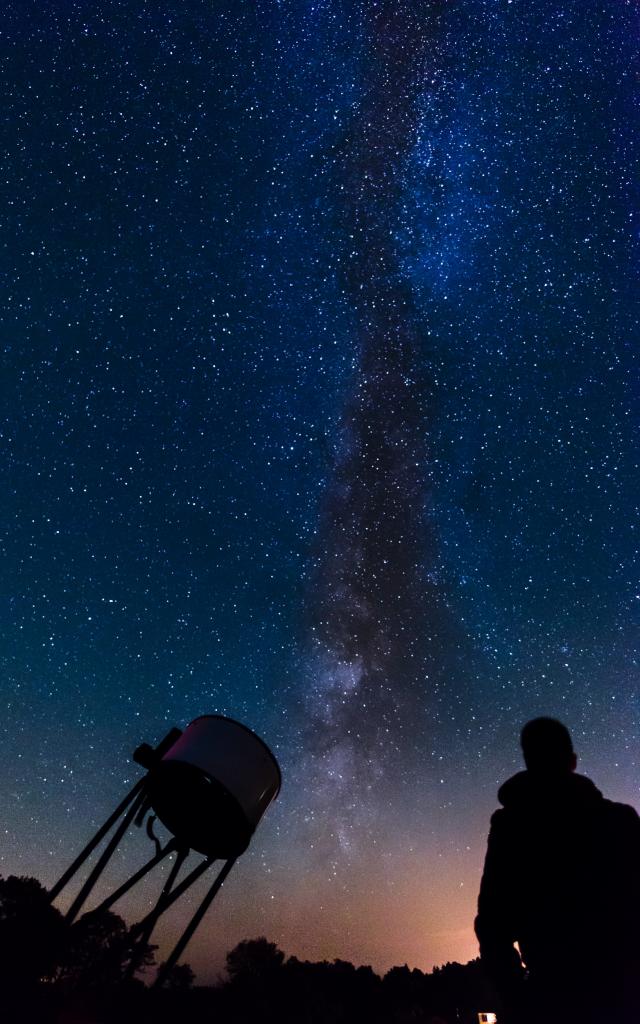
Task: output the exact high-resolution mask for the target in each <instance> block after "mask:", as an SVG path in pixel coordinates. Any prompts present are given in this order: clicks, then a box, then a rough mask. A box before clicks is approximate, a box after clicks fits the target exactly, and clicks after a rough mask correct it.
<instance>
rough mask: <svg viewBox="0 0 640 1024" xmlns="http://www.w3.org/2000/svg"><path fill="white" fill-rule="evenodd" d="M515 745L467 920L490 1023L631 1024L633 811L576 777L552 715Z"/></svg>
mask: <svg viewBox="0 0 640 1024" xmlns="http://www.w3.org/2000/svg"><path fill="white" fill-rule="evenodd" d="M521 744H522V751H523V754H524V760H525V764H526V766H527V770H526V771H523V772H519V773H518V774H517V775H514V776H513V778H511V779H509V780H508V782H505V784H504V785H503V786H502V787H501V788H500V790H499V793H498V799H499V800H500V803H501V804H502V805H503V807H502V809H501V810H498V811H496V812H495V814H494V815H493V817H492V819H491V830H490V832H489V841H488V847H487V855H486V860H485V866H484V874H483V876H482V883H481V886H480V896H479V899H478V916H477V918H476V934H477V936H478V939H479V942H480V956H481V958H482V962H483V965H484V967H485V969H486V971H487V973H488V974H489V975H490V977H491V978H492V980H493V982H494V984H495V985H496V988H497V989H498V992H499V994H500V995H501V997H502V999H503V1003H504V1008H503V1009H504V1012H503V1015H502V1016H500V1017H499V1020H500V1022H501V1024H512V1022H513V1024H521V1022H523V1024H525V1022H526V1024H529V1022H534V1021H543V1020H544V1021H545V1022H553V1024H574V1022H575V1024H578V1022H579V1024H596V1022H597V1024H632V1022H633V1024H639V1022H640V818H639V817H638V815H637V814H636V812H635V810H634V809H633V808H632V807H628V806H626V805H625V804H619V803H613V802H612V801H611V800H605V799H604V797H603V796H602V794H601V793H600V791H599V790H598V789H597V788H596V787H595V786H594V784H593V782H591V780H590V779H587V778H585V777H584V776H583V775H578V774H576V773H575V769H576V764H577V758H576V755H575V753H574V750H573V744H572V742H571V737H570V735H569V732H568V730H567V729H566V728H565V726H564V725H562V724H561V723H560V722H557V721H555V719H552V718H536V719H534V720H533V721H531V722H528V723H527V725H525V727H524V729H523V730H522V736H521ZM515 943H517V944H518V946H519V948H520V953H521V954H522V956H520V954H519V953H518V951H517V950H516V948H515V945H514V944H515ZM524 965H526V970H525V966H524Z"/></svg>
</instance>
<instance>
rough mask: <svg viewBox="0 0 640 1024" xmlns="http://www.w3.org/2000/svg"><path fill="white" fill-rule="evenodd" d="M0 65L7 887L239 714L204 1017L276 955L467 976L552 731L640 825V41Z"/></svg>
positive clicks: (64, 856) (194, 950)
mask: <svg viewBox="0 0 640 1024" xmlns="http://www.w3.org/2000/svg"><path fill="white" fill-rule="evenodd" d="M1 33H2V34H1V37H0V38H1V41H0V53H1V56H2V69H3V70H2V74H3V79H4V81H3V104H2V113H1V116H2V122H3V141H2V149H3V152H2V161H1V173H0V180H1V186H0V187H1V189H2V203H1V211H2V213H1V216H2V230H1V233H0V239H1V246H2V248H1V252H2V261H1V272H2V280H3V302H2V307H1V309H2V345H3V353H4V361H3V370H2V377H1V380H2V387H3V395H4V402H3V403H2V408H3V423H2V428H1V437H2V445H1V450H2V465H3V486H2V491H1V495H2V518H1V523H2V569H1V572H0V586H1V594H2V614H1V617H0V657H1V662H2V681H1V684H0V685H1V691H0V692H1V698H2V728H1V736H2V742H1V744H0V768H1V772H0V807H1V808H2V814H1V819H0V836H1V839H2V842H1V844H0V871H1V872H2V874H4V875H7V874H12V873H13V874H35V875H36V876H38V877H39V878H40V879H41V880H42V881H43V882H44V883H45V884H47V885H51V884H52V883H53V882H54V881H55V880H56V879H57V877H58V876H59V875H60V874H61V872H62V870H63V869H64V868H65V867H66V866H67V864H68V863H69V862H70V860H71V859H72V857H73V856H74V855H75V853H76V852H77V851H78V849H79V848H80V846H81V845H82V844H83V843H84V842H85V841H86V839H88V838H89V835H90V834H91V832H92V830H93V829H94V828H95V827H96V826H97V825H98V824H99V823H100V822H101V821H102V820H103V819H104V818H105V817H106V816H107V815H108V813H109V812H110V810H111V809H112V807H113V806H114V805H115V803H116V802H117V801H118V800H119V798H120V797H121V796H122V795H123V794H124V792H125V791H126V789H127V786H128V785H131V783H132V781H133V780H135V779H136V778H137V777H138V775H139V769H138V768H137V766H135V765H133V764H132V762H131V753H132V751H133V749H134V748H135V747H136V746H137V745H138V743H140V742H141V741H145V740H146V741H150V742H157V741H159V740H160V739H161V738H162V736H163V735H164V733H165V732H166V731H167V730H168V728H169V727H171V726H173V725H179V726H184V725H186V724H187V723H188V722H189V721H190V720H191V719H192V718H194V717H196V716H197V715H199V714H203V713H209V712H218V713H222V714H228V715H231V716H233V717H236V718H238V719H240V720H241V721H243V722H244V723H246V724H247V725H249V726H250V727H252V728H253V729H255V730H256V731H257V732H258V733H259V734H260V735H261V736H263V737H264V739H265V740H266V741H267V742H268V743H269V744H270V745H271V746H272V748H273V750H274V752H275V753H276V755H277V757H278V759H279V761H280V764H281V766H282V770H283V776H284V784H283V789H282V793H281V796H280V798H279V799H278V801H277V803H276V804H275V805H274V806H273V807H272V808H271V809H270V810H269V811H268V812H267V815H266V817H265V819H264V821H263V823H262V825H261V826H260V828H259V830H258V832H257V834H256V837H255V840H254V843H253V846H252V848H251V850H250V851H249V852H248V853H247V854H246V855H245V856H244V857H243V858H241V860H240V861H239V863H238V865H237V867H236V868H235V869H234V872H233V873H232V874H231V876H230V878H229V880H228V882H227V884H226V885H225V888H224V889H223V891H222V893H221V895H220V897H219V899H218V901H217V902H216V903H215V904H214V906H213V908H212V909H211V911H210V912H209V915H208V917H207V919H206V922H205V925H204V926H203V928H202V929H201V931H200V933H199V934H198V936H197V938H196V939H195V940H194V942H193V943H192V945H191V946H190V947H189V950H188V953H187V955H186V956H187V959H188V960H189V961H190V962H191V963H192V965H193V966H194V968H196V970H197V971H198V974H199V976H200V978H201V979H202V980H211V979H212V978H213V977H214V976H215V974H216V972H217V971H218V970H219V968H220V966H221V964H222V962H223V956H224V952H225V951H226V950H228V949H229V948H231V947H232V946H233V945H234V944H235V943H236V942H238V941H239V940H240V939H243V938H251V937H256V936H257V935H261V934H264V935H266V936H267V937H268V938H269V939H271V940H273V941H275V942H277V943H278V944H279V945H280V946H281V948H282V949H284V950H285V951H286V952H287V953H288V954H295V955H297V956H298V957H300V958H310V959H322V958H328V959H333V958H336V957H340V958H342V959H349V960H352V961H353V962H355V963H371V964H372V965H373V966H374V967H375V968H376V969H377V970H384V969H387V968H388V967H390V966H391V965H393V964H403V963H405V962H407V963H409V965H410V966H417V967H420V968H421V969H430V968H431V966H432V965H434V964H438V963H443V962H444V961H446V960H450V959H457V960H461V961H465V960H467V959H469V958H471V957H472V956H475V955H476V951H477V947H476V943H475V940H474V938H473V932H472V922H473V915H474V909H475V900H476V895H477V889H478V884H479V877H480V871H481V867H482V860H483V856H484V845H485V841H486V832H487V827H488V820H489V816H490V813H491V811H492V810H493V809H494V808H495V806H496V805H497V804H496V789H497V786H498V785H499V783H500V782H502V781H503V780H504V779H505V778H506V777H507V776H508V775H509V774H511V773H512V772H513V771H515V770H517V768H518V767H519V764H520V759H519V752H518V742H517V741H518V732H519V729H520V727H521V725H522V724H523V722H524V721H526V720H527V718H529V717H532V716H533V715H535V714H552V715H554V716H557V717H559V718H561V719H562V720H563V721H565V722H566V723H567V725H568V726H569V727H570V729H571V730H572V733H573V736H574V742H575V745H576V748H577V750H578V753H579V755H580V756H581V762H580V767H581V768H582V770H583V771H584V772H585V773H586V774H588V775H590V776H591V777H593V779H594V781H595V782H596V784H597V785H599V786H600V787H601V788H602V789H603V790H604V791H605V793H606V795H608V796H611V797H612V798H615V799H620V800H625V801H627V802H630V803H634V804H635V806H636V807H638V808H639V809H640V747H639V744H640V690H639V688H638V678H637V652H638V633H637V624H638V607H639V597H640V595H639V592H638V576H637V561H636V548H637V542H636V536H637V505H638V493H639V492H638V483H637V440H636V439H637V427H638V412H637V404H636V403H637V394H638V390H637V358H636V355H635V346H636V343H637V323H638V314H639V302H638V282H637V267H638V242H637V239H638V227H639V225H638V217H637V209H638V154H637V148H638V139H639V138H640V134H639V132H640V124H639V121H640V118H639V116H638V98H639V89H638V85H637V74H638V63H639V62H638V42H639V35H640V4H638V2H637V0H564V2H559V0H451V2H444V0H440V2H436V0H434V2H420V0H411V2H404V0H396V2H391V0H377V2H375V0H368V2H359V3H358V2H355V0H342V2H339V0H318V2H315V3H311V2H303V0H270V2H267V0H251V2H250V3H240V2H238V0H236V2H233V3H232V2H223V0H220V2H218V0H181V2H180V3H173V2H169V3H162V4H158V3H153V2H145V0H139V2H132V0H111V2H109V0H101V2H99V3H97V4H87V3H82V2H72V0H57V2H54V0H38V2H37V3H35V2H32V0H20V2H19V3H17V2H15V3H10V4H9V5H8V7H7V8H6V9H5V12H4V18H3V25H2V28H1ZM150 853H151V849H150V848H148V842H147V840H146V839H145V837H144V835H141V836H138V835H135V836H131V838H130V841H129V842H127V844H125V846H124V847H123V849H122V852H121V853H120V854H119V855H118V857H117V858H116V861H115V863H114V865H113V873H112V876H111V877H112V878H118V879H121V878H124V877H125V876H126V874H127V872H128V871H131V870H133V868H134V867H135V866H137V865H138V864H139V863H141V862H142V860H143V859H145V858H146V856H147V855H148V854H150ZM156 886H157V881H156ZM154 891H155V889H154V886H153V884H152V883H149V885H148V886H146V887H143V888H141V889H140V891H139V892H138V893H137V894H136V895H135V896H133V895H132V897H131V898H130V899H129V901H128V902H127V901H123V903H122V904H119V905H118V906H117V908H116V909H118V910H120V911H121V912H122V913H123V914H124V915H125V916H126V917H127V918H128V919H129V920H130V921H133V920H135V919H136V918H137V917H139V916H140V915H141V913H142V912H143V910H144V909H145V908H146V907H147V906H148V905H149V901H150V900H151V899H152V897H153V892H154ZM60 905H61V906H64V901H61V904H60ZM192 907H193V903H190V904H187V903H185V905H184V906H183V907H182V909H181V910H180V911H179V912H178V913H177V914H175V915H174V916H173V917H171V918H170V919H167V922H166V924H165V925H164V926H163V927H162V928H161V929H160V930H159V932H158V938H159V940H160V942H161V949H160V956H162V955H164V954H166V952H167V951H168V948H169V946H170V943H171V940H172V939H175V937H176V935H177V930H178V927H179V925H181V924H184V923H185V922H186V920H187V919H188V917H189V914H190V911H191V909H192Z"/></svg>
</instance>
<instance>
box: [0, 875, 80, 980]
mask: <svg viewBox="0 0 640 1024" xmlns="http://www.w3.org/2000/svg"><path fill="white" fill-rule="evenodd" d="M66 932H67V928H66V924H65V921H64V919H63V917H62V915H61V914H60V912H59V911H58V910H56V908H55V907H52V906H51V903H50V902H49V894H48V892H47V890H46V889H45V888H44V886H43V885H41V884H40V882H39V881H38V880H37V879H36V878H25V877H17V876H16V875H10V876H9V877H8V878H0V982H1V983H2V986H3V988H5V989H18V988H21V987H28V986H32V985H34V984H35V983H36V982H38V981H39V980H40V979H41V978H51V977H52V976H53V975H54V974H55V971H56V967H57V963H58V957H59V954H60V950H61V949H62V948H64V945H65V937H66Z"/></svg>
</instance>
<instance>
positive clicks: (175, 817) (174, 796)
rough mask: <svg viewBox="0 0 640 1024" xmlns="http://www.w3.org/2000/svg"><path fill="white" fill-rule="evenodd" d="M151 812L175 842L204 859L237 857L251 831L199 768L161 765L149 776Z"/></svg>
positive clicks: (227, 795)
mask: <svg viewBox="0 0 640 1024" xmlns="http://www.w3.org/2000/svg"><path fill="white" fill-rule="evenodd" d="M149 798H150V801H151V806H152V808H153V810H154V812H155V813H156V814H157V815H158V818H159V819H160V821H161V822H162V824H163V825H164V826H165V828H167V829H168V830H169V832H171V834H172V835H174V836H175V837H176V839H177V840H178V841H179V842H181V843H184V844H185V845H186V846H189V847H191V849H193V850H196V851H197V852H198V853H203V854H205V856H207V857H216V858H222V859H226V858H229V857H237V856H238V855H239V854H241V853H243V852H244V851H245V850H246V848H247V846H248V845H249V840H250V839H251V836H252V834H253V829H252V827H251V825H250V823H249V822H248V821H247V818H246V816H245V814H244V812H243V810H242V808H241V807H240V804H239V803H238V801H237V800H236V798H235V797H234V796H233V795H232V794H231V793H230V792H229V790H228V789H227V788H226V787H225V786H223V785H222V783H221V782H218V781H217V780H216V779H213V778H211V776H210V775H208V774H207V772H205V771H204V770H203V769H202V768H197V767H196V766H195V765H192V764H186V763H185V762H183V761H161V762H160V764H159V765H158V766H157V767H156V768H154V769H153V771H152V772H151V773H150V776H149Z"/></svg>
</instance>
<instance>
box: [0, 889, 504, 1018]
mask: <svg viewBox="0 0 640 1024" xmlns="http://www.w3.org/2000/svg"><path fill="white" fill-rule="evenodd" d="M153 965H154V947H153V946H150V945H148V944H147V943H142V945H140V943H139V941H138V942H136V941H135V938H134V937H133V936H132V934H131V932H130V930H129V929H128V928H127V926H126V925H125V923H124V921H123V920H122V918H120V917H118V915H117V914H114V913H112V912H109V911H107V912H105V913H102V914H99V915H96V914H91V913H89V914H85V915H84V916H83V917H82V918H80V919H79V920H78V921H77V922H76V923H74V924H73V925H71V926H68V925H67V924H66V922H65V921H64V919H63V918H62V916H61V915H60V913H59V912H58V911H57V910H56V909H55V908H54V907H52V906H51V905H50V903H49V899H48V894H47V892H46V890H45V889H44V888H43V887H42V886H41V885H40V883H39V882H38V881H37V880H36V879H34V878H15V877H10V878H7V879H0V985H1V989H0V996H1V998H2V1003H3V1007H4V1012H3V1014H2V1020H3V1022H6V1024H13V1022H14V1021H16V1022H17V1021H20V1022H26V1024H29V1022H31V1021H38V1022H43V1024H46V1022H52V1024H134V1022H135V1024H147V1022H149V1024H151V1022H157V1024H165V1022H166V1024H169V1022H170V1021H171V1022H172V1024H173V1022H176V1021H179V1022H181V1024H182V1022H184V1024H258V1022H259V1024H356V1022H358V1024H359V1022H362V1024H365V1022H366V1024H477V1021H478V1012H479V1011H486V1010H491V1009H493V1008H494V1000H493V999H492V996H491V994H490V992H489V990H488V988H487V984H486V982H485V980H484V978H483V976H482V972H481V969H480V965H479V962H478V961H477V960H474V961H472V962H471V963H469V964H466V965H464V966H463V965H461V964H455V963H454V964H447V965H446V966H444V967H441V968H436V969H435V970H434V971H433V973H432V974H423V972H422V971H419V970H417V969H414V970H410V969H409V968H408V967H406V966H405V967H393V968H392V969H391V970H390V971H389V972H388V973H387V974H385V975H384V977H380V976H378V975H377V974H375V973H374V971H373V970H372V969H371V967H354V966H353V964H351V963H347V962H345V961H342V960H335V961H333V963H328V962H323V963H309V962H308V961H300V960H298V959H296V957H289V958H286V957H285V955H284V953H283V952H282V951H281V950H280V949H278V947H277V946H276V945H275V944H274V943H272V942H268V941H267V939H265V938H258V939H253V940H249V941H245V942H241V943H240V944H239V945H238V946H236V947H235V949H233V950H231V952H230V953H228V955H227V974H228V978H227V979H226V980H224V981H221V982H220V983H219V984H218V985H216V986H214V987H208V988H204V987H194V985H193V982H194V976H193V972H192V971H191V969H190V968H189V966H188V965H187V964H182V965H179V966H177V967H176V968H174V969H173V971H172V972H171V974H170V975H169V976H168V977H167V979H166V982H165V985H164V987H163V988H162V989H154V988H151V987H149V985H148V984H145V982H143V981H142V980H140V976H143V977H144V976H145V974H146V975H149V980H152V978H153V973H152V971H151V968H152V966H153Z"/></svg>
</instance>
